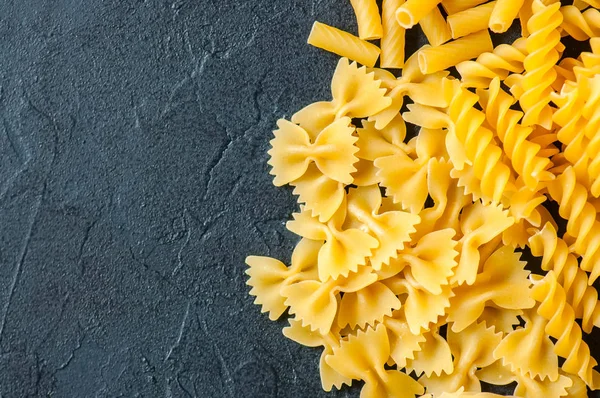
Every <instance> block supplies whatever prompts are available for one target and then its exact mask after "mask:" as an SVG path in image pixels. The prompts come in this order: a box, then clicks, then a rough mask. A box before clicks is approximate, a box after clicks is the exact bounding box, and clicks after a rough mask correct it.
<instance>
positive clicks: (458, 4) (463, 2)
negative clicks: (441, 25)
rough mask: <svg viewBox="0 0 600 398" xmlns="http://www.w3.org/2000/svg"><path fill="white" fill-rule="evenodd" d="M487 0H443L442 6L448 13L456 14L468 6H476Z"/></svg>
mask: <svg viewBox="0 0 600 398" xmlns="http://www.w3.org/2000/svg"><path fill="white" fill-rule="evenodd" d="M486 1H487V0H443V1H442V7H444V10H446V13H447V14H448V15H452V14H456V13H457V12H461V11H464V10H468V9H469V8H473V7H477V6H478V5H480V4H483V3H485V2H486Z"/></svg>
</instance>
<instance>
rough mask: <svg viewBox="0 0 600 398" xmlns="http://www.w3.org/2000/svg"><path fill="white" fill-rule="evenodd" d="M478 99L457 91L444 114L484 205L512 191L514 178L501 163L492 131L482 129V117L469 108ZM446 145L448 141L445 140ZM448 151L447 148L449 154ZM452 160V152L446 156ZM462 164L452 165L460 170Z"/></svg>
mask: <svg viewBox="0 0 600 398" xmlns="http://www.w3.org/2000/svg"><path fill="white" fill-rule="evenodd" d="M478 99H479V96H478V95H477V94H473V93H471V92H470V91H468V90H467V89H465V88H460V89H459V90H458V92H457V94H456V95H455V96H454V98H453V99H452V102H451V104H450V107H449V108H448V113H449V116H450V119H451V120H452V122H453V123H454V131H453V133H454V136H455V137H456V138H457V139H458V141H459V142H460V143H462V145H463V146H464V151H465V154H466V157H467V159H469V160H470V161H471V163H472V165H473V171H474V174H475V176H476V177H477V178H478V179H479V180H480V181H481V194H482V196H483V199H484V200H485V201H487V202H495V203H498V202H500V200H501V198H502V195H503V193H504V192H505V191H507V190H514V189H513V185H514V181H513V180H514V176H512V175H511V170H510V167H509V166H508V165H506V164H505V163H504V162H503V159H502V154H503V152H502V149H500V147H499V146H498V145H496V143H495V141H494V134H493V133H492V131H491V130H490V129H488V128H486V127H484V126H483V122H484V120H485V114H484V113H483V112H481V111H479V110H477V109H475V108H474V107H473V106H474V105H475V103H477V101H478ZM447 142H448V140H447ZM451 150H452V148H450V147H449V148H448V151H449V152H451ZM450 157H451V158H452V153H450ZM461 166H462V165H460V164H458V165H457V164H455V168H456V169H458V170H461V169H462V167H461Z"/></svg>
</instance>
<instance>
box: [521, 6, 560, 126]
mask: <svg viewBox="0 0 600 398" xmlns="http://www.w3.org/2000/svg"><path fill="white" fill-rule="evenodd" d="M532 7H533V8H532V9H533V16H532V17H531V18H530V19H529V21H528V22H527V26H528V30H529V31H530V32H531V35H530V36H529V37H528V38H527V51H528V52H529V54H528V55H527V57H526V58H525V62H524V65H525V75H524V77H523V80H522V86H523V94H522V95H521V96H520V98H519V103H520V104H521V107H522V108H523V111H524V112H525V116H524V118H523V124H524V125H526V126H531V125H533V124H539V125H540V126H542V127H544V128H546V129H549V128H550V127H551V126H552V109H551V108H550V106H549V105H548V103H549V96H550V92H551V85H552V82H553V81H554V79H556V72H555V71H554V69H553V66H554V64H556V62H557V61H558V60H559V58H560V55H559V51H558V50H557V46H558V45H559V44H560V33H559V32H558V30H557V28H558V27H559V26H560V24H561V23H562V14H561V13H560V12H559V8H560V2H554V3H552V4H551V5H545V4H544V3H543V2H542V1H541V0H534V1H533V6H532Z"/></svg>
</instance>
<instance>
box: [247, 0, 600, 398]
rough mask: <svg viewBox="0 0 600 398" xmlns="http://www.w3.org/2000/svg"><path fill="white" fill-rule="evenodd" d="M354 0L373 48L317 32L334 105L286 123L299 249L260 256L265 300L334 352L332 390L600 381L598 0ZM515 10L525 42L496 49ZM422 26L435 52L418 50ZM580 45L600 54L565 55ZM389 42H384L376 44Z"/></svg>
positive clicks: (283, 171)
mask: <svg viewBox="0 0 600 398" xmlns="http://www.w3.org/2000/svg"><path fill="white" fill-rule="evenodd" d="M350 3H351V6H352V7H353V8H354V11H355V14H356V19H357V21H358V28H359V37H355V36H353V35H351V34H349V33H347V32H343V31H341V30H338V29H335V28H333V27H330V26H327V25H324V24H320V23H318V22H317V23H315V25H314V26H313V30H312V32H311V34H310V36H309V43H311V44H313V45H315V46H317V47H320V48H323V49H326V50H328V51H332V52H334V53H337V54H340V55H343V57H342V58H341V59H340V61H339V63H338V65H337V67H336V69H335V72H334V74H333V77H332V82H331V98H330V99H326V100H324V101H318V102H315V103H313V104H310V105H308V106H306V107H304V108H303V109H301V110H300V111H298V112H296V113H295V114H294V115H293V116H292V117H291V120H290V121H287V120H286V119H280V120H279V121H278V123H277V126H278V128H277V129H276V130H275V131H274V138H273V139H272V140H271V148H270V150H269V152H268V154H269V160H268V164H269V165H270V166H271V170H270V172H271V174H272V175H273V177H274V178H273V183H274V184H275V185H277V186H281V185H285V184H289V185H290V186H292V187H293V193H294V194H295V195H297V196H298V202H299V204H300V209H299V210H298V211H296V212H295V213H294V214H293V215H292V220H290V221H288V222H287V224H286V226H287V228H288V230H289V231H291V232H292V233H294V234H296V235H298V236H299V237H300V238H301V240H300V241H299V243H298V244H297V246H296V248H295V250H294V252H293V254H292V258H291V262H290V265H289V266H287V265H285V264H284V263H283V262H281V261H279V260H277V259H273V258H269V257H263V256H249V257H248V258H247V260H246V263H247V264H248V269H247V271H246V273H247V275H248V276H249V280H248V285H249V286H250V287H251V290H250V294H251V295H252V296H254V297H255V303H256V304H259V305H261V311H262V312H264V313H268V316H269V318H270V319H272V320H276V319H279V318H280V317H283V316H285V315H284V314H286V313H287V314H288V315H289V316H290V319H289V326H288V327H285V328H284V335H285V336H286V337H288V338H290V339H292V340H294V341H295V342H297V343H299V344H303V345H305V346H308V347H321V349H320V362H319V367H320V375H321V384H322V387H323V389H324V390H326V391H330V390H331V389H333V388H334V387H335V388H337V389H341V388H344V386H350V385H351V384H352V382H353V380H362V381H364V384H363V385H362V387H361V388H362V391H361V393H360V394H361V397H363V398H365V397H366V398H380V397H393V398H415V395H418V394H424V393H426V395H423V398H437V397H440V398H444V397H446V398H453V397H454V398H459V397H481V398H491V397H492V396H496V395H493V394H491V393H483V392H481V390H482V385H481V383H480V382H486V383H490V384H493V385H502V386H508V385H509V384H510V383H515V384H516V387H515V388H514V391H512V393H513V394H514V396H515V397H516V396H518V397H525V398H541V397H543V398H555V397H556V398H559V397H567V396H570V397H575V398H579V397H586V396H587V388H591V389H600V373H599V372H598V371H597V370H596V365H597V362H596V360H595V359H594V357H593V353H592V352H591V351H590V349H589V347H588V346H587V345H586V344H585V342H584V337H583V333H589V332H591V331H592V330H593V328H594V327H600V301H599V300H598V291H597V290H596V288H595V287H594V286H593V283H594V282H595V280H596V279H597V278H598V277H600V220H599V219H598V214H599V213H600V133H599V131H600V38H598V37H596V36H599V35H600V30H599V29H600V11H599V10H598V8H599V6H600V2H598V1H597V0H575V1H574V2H573V5H566V6H561V4H560V1H558V0H514V1H513V0H495V1H486V0H443V1H441V3H440V1H434V0H432V1H429V0H427V1H424V0H383V2H382V3H381V13H380V12H379V10H378V7H377V4H379V3H377V2H375V1H373V0H351V1H350ZM440 4H441V7H443V9H444V10H445V11H446V14H447V22H446V20H445V17H444V16H443V14H442V12H443V11H442V10H441V8H439V7H440ZM515 18H518V19H519V21H520V24H521V37H519V38H518V39H516V40H515V41H513V42H512V43H511V44H500V45H498V46H496V47H494V46H493V44H492V40H491V36H490V31H489V30H488V28H489V29H490V30H491V31H494V32H497V33H502V32H505V31H507V29H508V28H509V27H510V26H511V25H512V24H513V21H514V20H515ZM416 24H419V25H420V30H421V31H422V32H423V34H424V36H425V37H426V38H427V41H428V43H429V44H427V45H424V46H422V47H421V48H420V49H418V50H417V51H416V52H414V53H413V54H410V53H409V54H405V51H407V49H411V46H410V45H409V46H406V42H405V40H406V37H405V33H406V29H410V28H412V27H414V26H415V25H416ZM565 36H569V37H570V38H573V39H575V40H578V41H583V42H586V43H587V44H589V46H590V48H591V51H584V52H582V53H581V54H580V55H579V56H572V57H563V52H564V51H565V50H566V47H565V45H564V44H563V43H562V41H561V38H562V37H565ZM409 37H411V35H409ZM379 38H380V39H381V42H380V43H381V51H380V50H379V48H377V46H376V45H374V44H372V43H369V42H368V41H366V40H372V39H379ZM451 38H454V39H455V40H453V41H451ZM422 40H423V38H421V39H420V42H422ZM409 44H413V43H409ZM405 55H407V56H408V58H407V59H406V61H405ZM378 57H380V64H379V65H378V67H375V65H376V63H377V59H378ZM348 58H350V59H353V60H355V61H356V62H350V60H349V59H348ZM357 62H358V63H361V64H363V65H364V66H362V67H359V65H358V64H357ZM452 67H456V70H457V71H458V73H459V75H460V79H457V78H455V77H453V76H454V74H451V70H448V69H451V68H452ZM389 69H395V70H394V71H390V70H389ZM399 69H401V70H399ZM404 109H407V111H404ZM415 133H416V134H415ZM548 205H549V206H548ZM556 208H557V210H554V209H556ZM550 209H552V210H550ZM556 213H558V216H560V217H558V216H557V214H556ZM563 226H566V228H565V232H563V231H562V230H563V228H561V227H563ZM527 249H529V250H530V252H531V254H532V255H533V256H536V257H539V258H540V261H541V270H540V271H539V272H534V273H532V272H531V271H530V268H529V267H528V266H527V264H526V261H525V258H527V256H522V251H523V250H527ZM538 273H539V274H540V275H538ZM559 357H560V358H563V359H564V361H562V360H561V359H559ZM505 388H508V387H505ZM509 394H510V392H509Z"/></svg>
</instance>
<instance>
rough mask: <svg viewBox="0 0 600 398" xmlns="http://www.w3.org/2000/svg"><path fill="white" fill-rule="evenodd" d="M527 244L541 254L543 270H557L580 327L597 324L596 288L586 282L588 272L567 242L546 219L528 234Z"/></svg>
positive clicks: (599, 319)
mask: <svg viewBox="0 0 600 398" xmlns="http://www.w3.org/2000/svg"><path fill="white" fill-rule="evenodd" d="M529 247H530V248H531V253H532V254H533V255H534V256H538V257H540V256H541V257H542V269H543V270H545V271H550V270H554V272H555V273H556V276H557V279H558V282H559V283H560V284H561V285H562V286H563V287H564V289H565V293H566V296H567V302H568V303H569V304H571V306H573V310H574V311H575V317H577V318H582V329H583V330H584V331H585V332H586V333H590V332H591V331H592V328H593V327H594V326H600V305H598V292H597V291H596V289H594V288H593V287H592V286H589V284H588V276H587V274H586V273H585V271H583V270H582V269H580V268H579V264H578V262H577V257H575V255H573V254H572V253H570V252H569V247H568V246H567V244H566V242H565V241H564V240H562V239H560V238H558V236H557V235H556V229H555V228H554V226H552V224H550V223H548V224H546V225H545V226H544V228H542V229H541V230H540V231H538V232H537V233H536V234H535V235H533V236H532V237H531V238H529Z"/></svg>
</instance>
